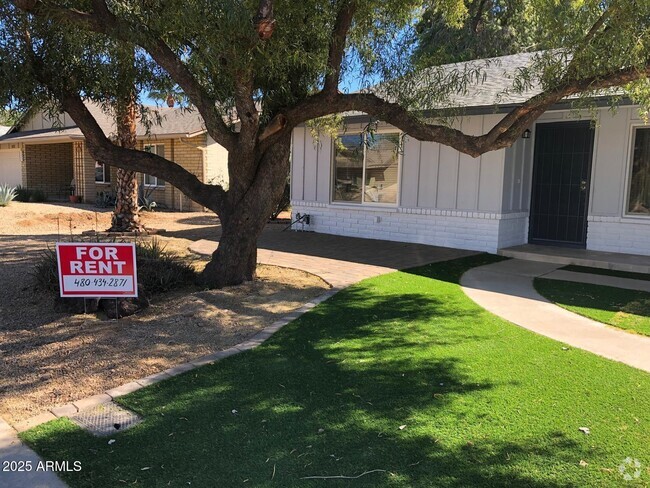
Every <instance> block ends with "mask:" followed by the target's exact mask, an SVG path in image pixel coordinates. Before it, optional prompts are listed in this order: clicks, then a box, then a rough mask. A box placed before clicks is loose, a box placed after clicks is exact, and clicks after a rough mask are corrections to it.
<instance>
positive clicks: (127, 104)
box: [109, 46, 144, 232]
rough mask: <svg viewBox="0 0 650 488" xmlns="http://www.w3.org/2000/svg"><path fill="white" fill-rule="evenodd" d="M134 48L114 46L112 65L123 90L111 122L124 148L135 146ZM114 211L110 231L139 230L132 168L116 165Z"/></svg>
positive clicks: (134, 174)
mask: <svg viewBox="0 0 650 488" xmlns="http://www.w3.org/2000/svg"><path fill="white" fill-rule="evenodd" d="M133 53H134V47H133V46H126V47H125V48H123V49H119V48H118V53H117V54H116V68H117V73H118V78H119V79H120V80H122V85H121V86H122V87H124V93H121V94H118V97H117V99H116V100H115V106H114V109H115V125H116V127H117V140H118V143H119V145H120V146H121V147H123V148H125V149H131V150H135V149H136V147H137V146H136V137H137V133H136V127H137V125H136V124H137V103H136V93H135V81H134V80H135V73H134V69H135V66H134V63H135V56H134V54H133ZM115 192H116V198H115V210H114V211H113V217H112V219H111V228H110V229H109V230H111V231H113V232H141V231H143V230H144V227H143V226H142V224H140V216H139V215H138V214H139V207H138V178H137V173H136V172H135V171H133V170H132V169H128V168H118V169H117V182H116V189H115Z"/></svg>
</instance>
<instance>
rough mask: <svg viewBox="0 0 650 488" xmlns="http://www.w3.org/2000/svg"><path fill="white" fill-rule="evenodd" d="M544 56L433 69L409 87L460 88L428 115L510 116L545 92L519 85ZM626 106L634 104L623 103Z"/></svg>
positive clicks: (534, 82)
mask: <svg viewBox="0 0 650 488" xmlns="http://www.w3.org/2000/svg"><path fill="white" fill-rule="evenodd" d="M544 53H545V52H544V51H536V52H530V53H519V54H511V55H508V56H499V57H494V58H486V59H476V60H473V61H466V62H460V63H452V64H445V65H441V66H434V67H431V68H428V69H426V70H423V71H422V72H421V73H419V74H416V75H415V77H416V78H415V79H410V80H409V83H410V84H411V86H413V84H415V86H416V89H418V88H419V89H421V90H426V87H427V86H435V84H442V85H444V83H445V81H446V82H447V83H448V84H450V85H451V86H454V87H458V86H460V88H455V89H451V90H450V93H448V94H447V97H445V98H444V99H439V100H436V99H435V97H431V100H429V101H428V102H426V101H425V102H424V106H423V110H424V111H425V112H431V113H435V112H437V111H440V110H444V109H462V110H463V112H464V113H465V114H466V115H473V114H481V113H503V112H508V111H510V110H512V109H513V108H514V107H515V106H517V105H521V104H522V103H524V102H525V101H527V100H529V99H530V98H531V97H534V96H535V95H537V94H539V93H541V92H542V91H543V86H542V83H541V82H540V80H539V79H538V78H535V77H534V76H533V77H531V78H530V79H528V80H527V84H526V87H525V88H526V89H523V90H522V89H517V85H522V83H521V82H522V80H521V79H519V78H522V76H521V74H522V71H523V70H525V69H526V68H531V67H533V65H534V63H536V62H538V61H539V60H540V59H541V56H542V55H543V54H544ZM477 78H478V79H477ZM463 79H466V80H467V83H465V84H464V86H463V83H462V82H460V81H459V80H463ZM441 80H442V82H441ZM470 80H471V81H470ZM383 89H384V88H383V87H382V85H378V86H376V87H374V88H372V89H370V91H373V92H375V93H376V94H377V95H379V96H382V94H381V92H382V90H383ZM622 93H623V92H622V90H619V89H611V90H607V91H602V92H599V93H597V94H594V95H593V96H592V99H594V100H595V101H596V103H597V104H598V105H601V104H605V103H606V101H607V100H608V99H609V97H611V96H613V95H621V94H622ZM384 96H385V95H384ZM386 98H389V99H390V98H391V97H386ZM576 98H578V95H574V96H571V97H568V98H567V99H566V101H564V102H561V103H558V104H556V105H554V106H553V107H551V109H550V110H554V109H555V110H558V109H565V108H567V105H568V104H570V102H571V99H576ZM624 103H631V102H629V100H624ZM345 115H346V116H347V117H348V118H349V119H350V118H357V117H358V118H359V119H363V120H365V119H366V118H367V115H365V114H363V113H362V112H356V111H350V112H346V113H345Z"/></svg>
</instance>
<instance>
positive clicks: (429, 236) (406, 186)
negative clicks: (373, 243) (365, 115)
mask: <svg viewBox="0 0 650 488" xmlns="http://www.w3.org/2000/svg"><path fill="white" fill-rule="evenodd" d="M501 117H502V116H501V115H477V116H471V117H465V118H463V119H462V120H461V121H460V122H459V124H458V127H459V128H460V129H462V130H463V131H464V132H466V133H470V134H477V135H478V134H482V133H485V132H487V131H488V130H490V128H491V127H492V126H494V124H496V123H497V122H498V121H499V120H500V118H501ZM361 128H362V126H361V125H360V124H358V125H349V126H348V127H347V132H348V133H353V132H357V131H360V130H361ZM390 129H391V128H390V127H389V126H386V125H383V126H380V127H379V130H382V131H383V130H388V131H390ZM395 131H396V132H398V130H397V129H395ZM333 151H334V147H333V142H332V140H331V138H330V137H329V136H327V135H322V134H321V135H320V136H319V137H318V140H314V138H313V137H312V135H311V131H310V130H309V128H305V127H300V128H297V129H295V131H294V133H293V147H292V166H291V189H292V190H291V197H292V208H293V213H294V215H295V214H297V213H307V214H309V215H310V216H311V222H310V225H309V226H306V228H308V229H309V230H313V231H316V232H325V233H330V234H339V235H348V236H355V237H367V238H375V239H386V240H397V241H404V242H419V243H424V244H432V245H440V246H449V247H461V248H465V249H473V250H481V251H496V249H497V248H498V247H502V246H500V244H503V243H506V244H507V243H509V241H510V240H512V239H513V237H512V236H511V234H512V233H513V231H512V230H511V229H510V227H512V225H511V226H510V227H509V226H508V225H500V221H501V220H507V219H512V218H514V219H518V221H521V220H522V219H523V222H524V225H525V222H526V216H523V217H522V216H521V212H522V209H521V208H519V207H521V205H520V204H517V205H516V207H518V208H516V209H511V208H509V207H508V208H504V207H503V200H504V191H506V190H505V189H504V181H506V178H504V170H505V169H506V152H505V151H504V150H498V151H493V152H489V153H486V154H483V155H482V156H480V157H478V158H472V157H470V156H468V155H466V154H462V153H460V152H459V151H457V150H455V149H453V148H450V147H448V146H444V145H441V144H438V143H433V142H421V141H418V140H417V139H414V138H412V137H409V136H405V137H404V141H403V145H402V154H401V161H400V167H399V172H400V175H399V193H398V203H397V205H386V204H384V205H378V204H354V203H344V202H333V201H332V184H333V160H334V154H333ZM513 157H514V156H513ZM512 165H514V163H512V164H511V166H512ZM522 177H523V175H520V176H519V178H522ZM508 191H509V192H512V190H508ZM520 193H521V192H520ZM517 198H518V199H519V200H521V199H522V198H523V196H522V195H521V194H519V196H518V197H517ZM519 227H521V225H519ZM506 241H508V242H506Z"/></svg>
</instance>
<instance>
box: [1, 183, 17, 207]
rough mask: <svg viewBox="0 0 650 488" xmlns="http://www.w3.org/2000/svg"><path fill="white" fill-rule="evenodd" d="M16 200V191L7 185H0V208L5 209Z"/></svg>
mask: <svg viewBox="0 0 650 488" xmlns="http://www.w3.org/2000/svg"><path fill="white" fill-rule="evenodd" d="M14 198H16V189H15V188H14V187H13V186H9V185H0V207H6V206H7V205H9V202H11V201H12V200H13V199H14Z"/></svg>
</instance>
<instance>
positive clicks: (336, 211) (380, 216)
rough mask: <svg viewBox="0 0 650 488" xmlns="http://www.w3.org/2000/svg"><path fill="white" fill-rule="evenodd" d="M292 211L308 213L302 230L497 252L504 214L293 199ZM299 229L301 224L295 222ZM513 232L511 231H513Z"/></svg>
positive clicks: (502, 236) (504, 218)
mask: <svg viewBox="0 0 650 488" xmlns="http://www.w3.org/2000/svg"><path fill="white" fill-rule="evenodd" d="M292 212H293V216H294V219H295V215H296V213H301V214H305V213H307V214H309V215H310V216H311V222H310V225H308V226H307V225H306V226H305V227H304V229H305V230H310V231H315V232H322V233H325V234H336V235H344V236H351V237H363V238H367V239H382V240H388V241H400V242H414V243H419V244H429V245H434V246H443V247H453V248H458V249H469V250H473V251H487V252H496V250H497V249H498V248H499V240H500V239H505V236H504V235H503V234H500V226H501V223H502V222H503V221H506V220H507V216H506V215H501V214H495V213H484V212H463V211H456V210H432V209H423V208H382V209H377V210H374V209H372V208H368V207H363V208H359V209H355V208H350V207H349V206H346V207H337V206H334V205H331V206H329V205H327V204H319V203H315V202H302V201H301V202H297V201H294V202H292ZM294 228H295V229H301V228H302V226H301V224H295V226H294ZM513 232H514V231H513Z"/></svg>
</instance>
